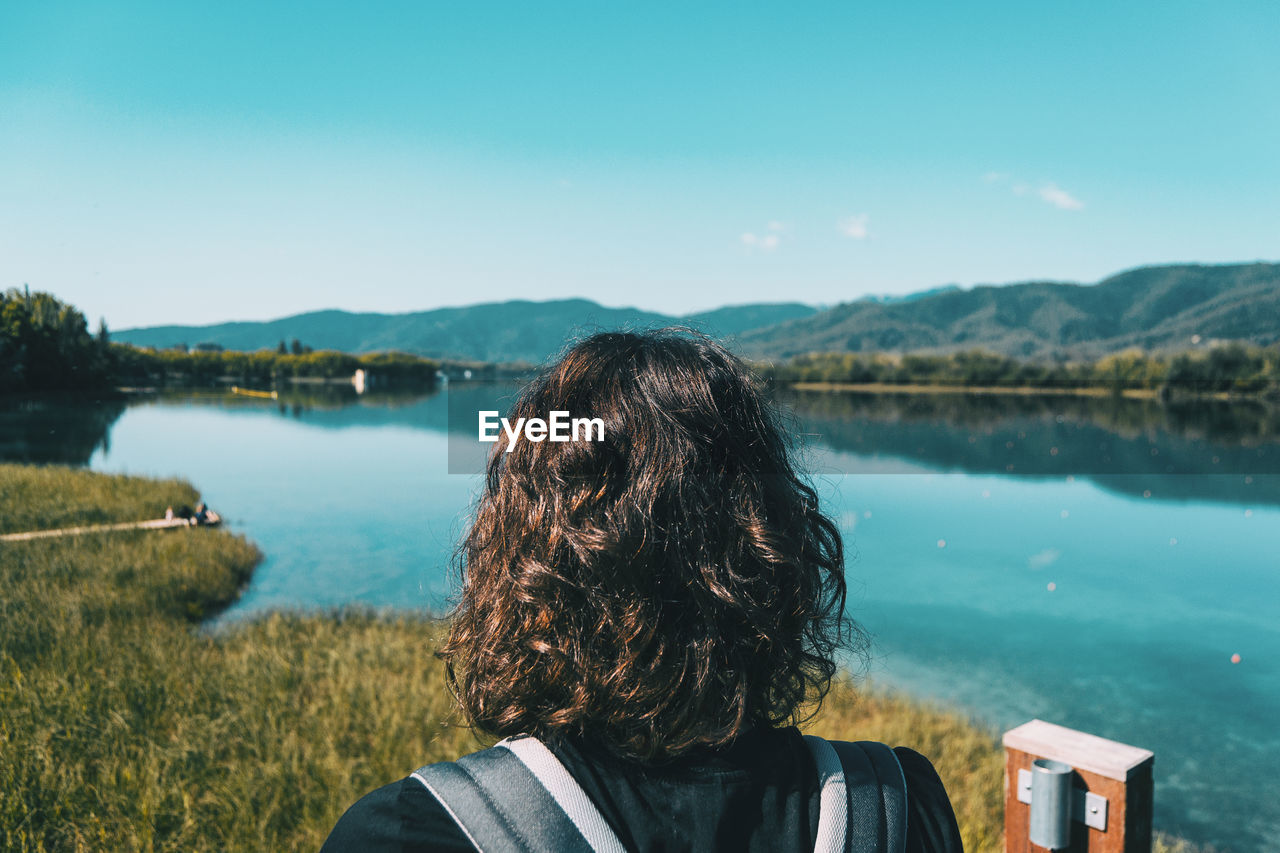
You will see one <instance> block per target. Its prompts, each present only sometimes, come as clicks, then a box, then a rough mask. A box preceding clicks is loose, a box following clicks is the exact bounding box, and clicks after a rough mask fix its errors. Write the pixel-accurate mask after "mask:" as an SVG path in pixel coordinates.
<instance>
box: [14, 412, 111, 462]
mask: <svg viewBox="0 0 1280 853" xmlns="http://www.w3.org/2000/svg"><path fill="white" fill-rule="evenodd" d="M125 404H126V398H124V397H119V398H113V399H107V400H96V399H89V398H84V397H62V396H54V397H38V398H23V399H17V398H10V399H7V400H3V399H0V462H26V463H31V464H37V465H50V464H56V465H76V466H84V465H88V464H89V459H90V457H92V456H93V453H94V451H95V450H99V449H103V450H105V449H107V448H108V447H109V446H110V438H111V426H112V424H114V423H115V422H116V419H117V418H119V417H120V415H121V414H122V413H123V412H124V410H125Z"/></svg>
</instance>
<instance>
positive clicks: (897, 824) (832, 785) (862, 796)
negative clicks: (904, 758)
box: [805, 735, 907, 853]
mask: <svg viewBox="0 0 1280 853" xmlns="http://www.w3.org/2000/svg"><path fill="white" fill-rule="evenodd" d="M805 743H806V744H807V745H808V746H809V750H810V752H811V753H812V754H813V756H814V763H815V764H817V766H818V779H819V784H820V794H819V801H820V803H821V807H820V811H819V813H818V833H817V836H816V839H815V845H814V850H815V851H816V853H840V851H847V853H905V851H906V847H907V782H906V777H905V776H903V773H902V765H901V764H900V763H899V762H898V756H897V755H895V754H894V752H893V750H892V749H890V748H889V747H887V746H885V745H884V744H882V743H876V742H875V741H859V742H857V743H845V742H843V741H836V742H834V743H828V742H826V741H823V740H822V739H821V738H816V737H813V736H811V735H809V736H806V737H805ZM833 759H834V760H833ZM835 772H839V774H840V777H841V778H840V779H839V780H838V781H837V780H836V779H835V778H834V775H833V774H834V773H835ZM841 794H844V795H845V796H846V797H847V800H846V801H845V802H843V803H841V802H840V795H841ZM842 806H843V809H842V808H841V807H842ZM841 812H843V813H841Z"/></svg>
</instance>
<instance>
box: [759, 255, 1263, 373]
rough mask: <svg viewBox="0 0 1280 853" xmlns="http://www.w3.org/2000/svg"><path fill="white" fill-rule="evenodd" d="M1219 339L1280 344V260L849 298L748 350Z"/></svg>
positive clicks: (1167, 343)
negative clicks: (1094, 280) (907, 296)
mask: <svg viewBox="0 0 1280 853" xmlns="http://www.w3.org/2000/svg"><path fill="white" fill-rule="evenodd" d="M1213 339H1236V340H1246V341H1250V342H1252V343H1255V344H1263V345H1266V344H1271V343H1275V342H1277V341H1280V264H1268V263H1255V264H1232V265H1222V266H1201V265H1176V266H1160V267H1140V268H1138V269H1134V270H1129V271H1128V272H1123V273H1120V274H1118V275H1115V276H1112V277H1111V278H1108V279H1106V280H1104V281H1102V282H1099V283H1098V284H1096V285H1081V284H1067V283H1057V282H1028V283H1025V284H1010V285H1004V286H1001V287H993V286H981V287H975V288H973V289H971V290H943V291H942V292H939V293H935V294H933V295H925V296H921V297H920V298H917V299H911V300H906V301H903V300H899V301H895V302H890V303H880V302H873V301H858V302H850V303H846V304H843V305H838V306H836V307H834V308H830V309H828V310H826V311H822V312H820V313H818V314H814V315H812V316H810V317H802V318H798V319H795V320H791V321H787V322H784V323H782V324H780V325H777V326H771V327H768V328H763V329H756V330H753V331H747V332H745V333H743V334H741V335H740V336H739V337H738V339H737V345H738V347H739V349H740V350H741V351H743V352H745V353H747V354H750V355H755V356H763V357H769V358H776V359H785V358H790V357H791V356H795V355H800V354H802V353H808V352H869V351H889V352H907V351H925V352H940V353H941V352H953V351H956V350H961V349H972V348H982V349H986V350H991V351H994V352H999V353H1003V354H1006V355H1012V356H1019V357H1024V358H1026V357H1056V356H1065V357H1085V358H1091V357H1097V356H1100V355H1103V354H1105V353H1108V352H1114V351H1116V350H1120V349H1124V348H1126V347H1131V346H1138V347H1142V348H1144V349H1148V350H1167V349H1185V348H1187V347H1189V346H1192V344H1193V342H1198V341H1204V342H1208V341H1211V340H1213Z"/></svg>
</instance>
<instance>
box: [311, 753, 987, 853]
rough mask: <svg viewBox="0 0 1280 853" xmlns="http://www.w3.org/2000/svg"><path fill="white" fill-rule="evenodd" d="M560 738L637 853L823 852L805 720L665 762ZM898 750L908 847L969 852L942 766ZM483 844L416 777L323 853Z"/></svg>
mask: <svg viewBox="0 0 1280 853" xmlns="http://www.w3.org/2000/svg"><path fill="white" fill-rule="evenodd" d="M549 746H550V747H551V750H552V751H553V752H554V753H555V755H556V757H557V758H559V759H560V761H561V762H562V763H563V764H564V766H565V767H566V768H567V769H568V771H569V772H570V773H571V774H572V775H573V777H574V779H575V780H577V782H578V784H579V785H581V786H582V788H583V790H584V791H586V793H587V796H589V797H590V798H591V801H592V802H593V803H594V804H595V806H596V808H598V809H599V810H600V813H601V814H602V815H603V816H604V819H605V820H606V821H607V822H608V823H609V825H610V827H612V829H613V831H614V832H615V833H616V834H617V836H618V838H619V839H620V840H621V841H622V843H623V845H625V846H626V848H627V849H628V850H636V851H646V852H647V851H653V853H657V851H664V853H666V851H679V850H688V851H695V850H726V851H765V850H769V851H779V853H792V851H794V853H809V851H812V850H813V839H814V834H815V832H816V830H817V825H818V776H817V770H816V768H815V767H814V764H813V759H812V758H810V756H809V750H808V749H806V748H805V745H804V741H803V739H802V738H801V736H800V733H799V732H798V731H797V730H796V729H794V728H786V729H764V730H757V731H753V732H749V733H748V734H746V735H743V736H742V737H741V738H739V739H738V740H737V741H735V742H734V743H733V744H732V745H731V746H729V747H728V748H725V749H721V750H704V751H701V752H694V753H692V754H690V755H687V756H685V757H683V758H681V759H680V760H679V761H677V762H675V763H673V764H668V765H663V766H661V767H645V766H643V765H639V764H635V763H631V762H626V761H622V760H620V759H617V758H615V757H613V756H611V755H609V754H608V753H606V752H604V751H603V750H599V749H593V748H591V747H589V746H587V745H586V744H583V743H574V742H564V743H555V744H549ZM895 752H896V754H897V756H898V760H899V762H900V763H901V764H902V770H903V774H904V775H905V777H906V781H907V804H908V809H907V811H908V821H907V851H908V853H934V851H936V853H959V851H961V849H962V847H961V842H960V832H959V829H958V828H957V827H956V819H955V814H954V813H953V811H952V809H951V803H950V801H949V800H948V799H947V793H946V791H945V790H944V789H943V786H942V781H941V780H940V779H939V778H938V774H937V773H936V772H935V771H934V769H933V765H931V764H930V763H929V761H928V760H927V759H926V758H924V756H922V755H920V754H919V753H917V752H914V751H912V750H910V749H906V748H904V747H898V748H897V749H896V750H895ZM472 850H474V848H473V847H472V846H471V844H470V843H469V842H468V841H467V839H466V837H465V836H464V835H463V834H462V832H461V831H460V830H459V829H458V827H457V826H456V825H455V824H454V822H453V820H452V819H451V818H450V817H449V815H448V814H447V813H446V812H445V810H444V808H443V807H442V806H441V805H440V804H439V802H437V800H436V799H435V797H433V796H432V795H431V794H430V793H429V792H428V791H427V789H426V788H424V787H423V786H422V784H421V783H420V782H418V781H417V780H416V779H413V778H410V777H405V778H404V779H401V780H400V781H399V782H393V783H391V784H390V785H385V786H383V787H381V788H378V789H377V790H376V791H373V792H372V793H370V794H367V795H365V796H364V797H362V798H361V799H360V800H359V801H358V802H356V804H355V805H353V806H352V807H351V808H350V809H348V810H347V812H346V814H344V815H343V816H342V818H341V820H339V821H338V824H337V826H335V827H334V829H333V832H331V833H330V835H329V838H328V840H327V841H325V844H324V847H323V848H322V851H321V853H345V851H368V853H425V851H472Z"/></svg>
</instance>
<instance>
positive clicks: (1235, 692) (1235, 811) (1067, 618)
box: [0, 394, 1280, 850]
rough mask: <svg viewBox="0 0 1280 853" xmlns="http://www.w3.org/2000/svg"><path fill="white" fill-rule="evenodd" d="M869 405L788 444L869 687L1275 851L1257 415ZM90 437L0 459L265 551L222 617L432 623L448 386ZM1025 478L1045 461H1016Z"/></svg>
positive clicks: (212, 408) (451, 504)
mask: <svg viewBox="0 0 1280 853" xmlns="http://www.w3.org/2000/svg"><path fill="white" fill-rule="evenodd" d="M864 403H865V401H864ZM864 403H857V404H856V405H853V404H850V405H852V408H848V409H844V410H839V411H836V412H834V414H833V412H832V411H831V408H830V401H826V402H822V403H821V404H820V405H819V404H818V403H812V404H810V403H806V402H805V401H801V405H800V406H799V409H798V415H797V418H798V421H797V426H798V428H799V429H800V431H801V432H803V433H805V434H807V439H806V442H807V451H806V454H805V460H806V464H807V465H808V466H809V467H810V468H811V470H812V471H813V477H814V481H815V483H816V485H817V487H818V489H819V492H820V494H821V496H822V498H823V500H824V501H825V504H826V507H827V509H828V511H829V512H830V513H831V514H832V516H833V517H835V518H836V519H837V520H838V521H839V523H840V526H841V528H842V530H843V531H844V533H845V535H846V537H847V539H848V545H849V552H850V562H849V566H848V573H849V577H850V581H851V592H852V596H851V605H850V612H851V615H853V616H854V618H856V619H858V620H859V621H860V622H861V623H862V624H863V625H864V626H865V627H867V628H868V629H869V630H870V632H871V633H872V634H873V635H874V637H875V648H874V657H873V659H872V662H871V664H870V669H869V672H868V674H869V676H870V677H871V678H872V679H873V680H874V681H875V682H877V683H881V684H889V685H893V686H896V687H899V688H902V689H905V690H907V691H909V692H911V693H913V694H915V695H918V696H922V697H931V698H937V699H940V700H942V701H944V702H948V703H951V704H954V705H958V706H960V707H962V708H964V709H966V710H968V711H970V712H971V713H973V714H974V715H975V716H977V717H978V718H980V719H982V720H984V721H987V722H989V723H991V724H992V725H993V726H999V727H1001V728H1007V727H1010V726H1012V725H1016V724H1018V723H1021V722H1024V721H1026V720H1028V719H1031V718H1032V717H1040V718H1042V719H1047V720H1050V721H1052V722H1056V723H1060V724H1063V725H1067V726H1071V727H1074V728H1079V729H1083V730H1086V731H1090V732H1093V733H1095V734H1099V735H1102V736H1104V737H1109V738H1113V739H1116V740H1120V741H1123V742H1126V743H1132V744H1134V745H1137V746H1141V747H1145V748H1148V749H1151V750H1153V751H1154V752H1155V753H1156V786H1157V787H1156V792H1157V793H1156V825H1157V828H1160V829H1164V830H1166V831H1170V832H1173V833H1175V834H1179V835H1182V836H1185V837H1188V838H1191V839H1193V840H1198V841H1202V842H1210V843H1213V844H1215V845H1217V846H1218V847H1219V848H1220V849H1237V850H1280V840H1277V839H1280V798H1277V797H1276V796H1275V795H1276V793H1277V791H1278V790H1280V783H1278V781H1277V774H1276V773H1275V772H1274V770H1272V769H1269V768H1273V767H1274V765H1275V763H1276V762H1277V761H1278V760H1280V735H1278V734H1277V727H1276V725H1275V721H1276V720H1277V719H1278V718H1280V713H1278V712H1280V571H1277V568H1278V566H1277V562H1278V561H1280V556H1278V555H1280V499H1278V498H1277V495H1278V494H1280V475H1276V474H1274V473H1262V474H1250V473H1248V472H1247V471H1245V470H1241V469H1240V468H1239V465H1240V464H1246V465H1253V466H1256V467H1257V468H1258V470H1264V469H1265V465H1264V464H1263V462H1261V461H1259V458H1255V456H1254V455H1250V454H1256V453H1257V451H1258V450H1259V449H1262V450H1263V451H1266V450H1269V449H1271V448H1272V447H1274V445H1273V444H1270V443H1268V442H1269V441H1270V440H1271V439H1270V438H1269V436H1271V433H1269V432H1267V430H1268V429H1270V427H1266V428H1262V427H1259V426H1258V424H1259V423H1262V424H1264V426H1265V424H1267V423H1269V422H1268V421H1266V420H1265V418H1264V419H1263V420H1262V421H1259V420H1258V415H1257V413H1252V414H1249V413H1246V414H1245V415H1243V416H1242V417H1244V418H1245V423H1244V426H1243V427H1242V426H1241V425H1240V423H1238V422H1237V421H1232V422H1231V423H1229V424H1227V425H1226V426H1223V422H1222V419H1221V417H1219V416H1215V419H1214V422H1215V423H1217V427H1216V429H1217V432H1216V433H1215V432H1214V430H1209V429H1202V428H1201V426H1198V425H1197V423H1198V422H1193V423H1192V424H1191V426H1186V424H1185V422H1184V420H1179V419H1177V418H1174V419H1172V420H1171V419H1170V418H1169V416H1168V413H1167V412H1163V411H1162V410H1161V411H1157V410H1154V409H1151V408H1150V406H1149V404H1141V405H1139V407H1138V408H1136V409H1125V410H1123V411H1120V412H1118V413H1117V411H1115V410H1107V411H1106V412H1104V413H1102V414H1099V413H1098V412H1097V411H1088V412H1086V411H1083V410H1071V411H1068V412H1067V414H1065V415H1064V414H1063V413H1062V412H1058V413H1057V414H1054V413H1053V412H1047V413H1046V412H1045V411H1039V410H1035V411H1029V410H1024V409H1014V410H1010V409H1007V408H1006V409H1000V408H999V407H998V406H997V408H995V409H993V408H991V407H990V405H989V404H987V403H983V404H982V405H980V406H977V408H973V407H972V406H969V404H966V403H962V402H957V401H955V400H952V401H949V402H947V403H945V405H944V404H939V405H940V406H941V408H934V409H927V408H926V410H925V411H923V413H921V411H920V410H919V406H920V405H922V404H920V403H911V404H910V405H909V406H907V407H906V408H904V407H903V406H901V405H899V406H897V408H894V407H893V406H890V407H889V409H888V410H887V413H886V410H884V407H883V406H882V405H881V404H875V405H876V406H880V408H873V409H867V408H865V406H864ZM999 405H1005V404H999ZM1144 405H1145V406H1147V408H1142V406H1144ZM806 406H809V409H808V410H806V408H805V407H806ZM966 406H969V407H968V408H966ZM860 407H861V408H860ZM957 407H959V408H957ZM73 411H74V410H73V409H69V410H68V412H69V413H70V412H73ZM1153 413H1154V414H1153ZM117 415H118V417H117ZM24 417H26V420H23V418H24ZM113 418H115V419H114V421H113V420H112V419H113ZM99 419H100V420H102V421H104V422H105V423H106V424H107V426H106V427H105V430H106V431H105V433H104V434H102V435H101V436H100V437H98V438H93V437H88V438H86V436H84V435H81V434H78V433H76V430H75V428H73V426H72V420H76V422H77V423H78V422H80V421H82V420H85V418H80V417H79V416H77V417H76V418H72V417H70V416H67V417H60V416H58V415H57V413H54V414H52V415H51V414H50V412H48V411H42V412H38V413H34V414H29V415H21V416H20V415H11V416H9V418H8V420H7V421H4V422H0V451H6V452H7V453H8V455H9V457H10V458H14V457H15V456H16V457H25V458H40V454H41V453H46V454H49V457H50V458H58V459H60V460H61V461H70V462H73V463H76V462H79V463H85V462H87V464H89V465H90V466H91V467H93V468H95V469H98V470H104V471H113V472H128V473H136V474H147V475H176V476H181V477H184V478H187V479H189V480H190V481H191V482H193V483H195V484H196V485H197V486H198V487H199V488H200V489H201V490H202V492H203V493H204V496H205V498H206V499H207V500H208V502H209V503H210V504H211V505H212V506H213V507H214V508H215V509H217V510H218V511H219V512H221V513H222V514H223V515H224V517H225V518H226V519H227V521H228V523H229V525H230V526H231V528H232V529H233V530H235V531H238V532H242V533H244V534H245V535H246V536H248V537H249V538H250V539H251V540H253V541H254V542H256V543H258V545H259V546H260V547H261V548H262V550H263V551H264V553H265V554H266V559H265V561H264V562H263V564H262V565H261V567H260V568H259V569H258V571H257V573H256V574H255V576H254V579H253V581H252V583H251V585H250V586H249V588H248V589H247V591H246V592H245V594H244V596H243V598H242V599H241V600H240V602H239V603H238V604H237V605H236V606H235V607H234V608H232V610H231V611H229V612H228V613H227V614H226V615H225V616H224V617H222V621H224V622H228V621H234V620H237V619H243V618H251V617H252V616H253V615H254V614H255V613H259V612H261V611H263V610H266V609H270V608H280V607H286V608H315V607H320V608H328V607H338V606H342V605H346V604H352V603H357V604H363V605H370V606H374V607H417V608H430V609H433V610H441V609H443V608H445V607H446V606H447V603H448V595H449V591H450V589H451V577H450V570H449V561H450V556H451V553H452V549H453V546H454V543H455V542H456V540H457V538H458V535H459V533H460V532H461V531H462V530H463V529H464V526H465V523H466V518H467V511H468V507H469V505H470V502H471V501H472V499H473V497H474V494H475V491H476V489H477V487H478V478H476V477H475V476H465V475H456V474H455V475H450V474H448V473H447V466H446V458H447V447H448V443H449V440H448V433H447V425H448V417H447V411H446V404H445V395H442V394H441V395H435V396H425V397H417V398H387V399H384V400H382V401H379V402H368V401H363V402H362V401H358V400H356V399H354V398H351V397H349V396H348V397H339V398H336V399H334V400H323V399H322V400H320V402H319V403H317V402H316V401H315V400H304V401H303V402H301V403H299V404H297V405H284V406H281V405H278V404H276V403H272V402H270V401H261V402H259V401H252V402H245V401H240V400H235V399H228V398H225V397H223V398H220V397H199V398H176V399H168V400H151V401H147V402H141V403H136V404H132V405H129V406H128V407H127V408H124V410H123V411H122V412H118V411H115V410H112V411H111V412H108V415H107V416H100V418H99ZM87 420H89V421H92V418H87ZM1193 420H1194V419H1193ZM1237 420H1238V419H1237ZM24 424H26V426H24ZM33 424H34V425H33ZM833 424H835V426H833ZM1064 424H1065V426H1064ZM1067 427H1070V430H1069V434H1067V433H1064V434H1063V437H1060V436H1058V435H1057V433H1054V432H1053V430H1056V429H1059V428H1061V429H1066V428H1067ZM23 430H26V431H25V432H23ZM1099 430H1100V431H1101V433H1099ZM6 431H7V432H6ZM81 431H82V432H83V430H81ZM64 433H66V436H65V437H64ZM1006 433H1008V437H1007V438H1006ZM1238 433H1243V434H1244V435H1246V436H1251V437H1252V438H1246V439H1241V438H1239V435H1237V434H1238ZM1099 434H1101V435H1102V436H1103V438H1102V439H1101V440H1102V441H1103V442H1104V443H1105V444H1106V446H1107V448H1108V450H1107V452H1108V454H1114V455H1117V456H1118V457H1121V456H1122V457H1124V458H1133V459H1137V458H1141V459H1143V460H1146V459H1148V458H1151V459H1159V460H1161V464H1165V463H1164V460H1166V459H1174V460H1176V461H1177V464H1179V465H1182V464H1184V463H1187V460H1189V459H1190V460H1194V459H1198V458H1200V457H1199V456H1197V455H1196V454H1201V455H1203V456H1204V460H1205V464H1206V465H1210V464H1213V465H1217V464H1219V463H1217V462H1213V463H1211V462H1209V461H1208V460H1209V459H1210V458H1215V459H1234V460H1235V461H1234V462H1233V463H1232V464H1233V465H1234V466H1235V470H1232V471H1230V472H1229V473H1222V474H1200V475H1181V476H1168V475H1165V474H1163V473H1161V471H1162V470H1163V469H1159V468H1155V469H1152V468H1142V467H1140V466H1139V467H1136V468H1135V467H1133V466H1132V465H1130V466H1129V467H1117V466H1115V465H1113V464H1110V463H1107V464H1103V462H1102V461H1100V457H1099V456H1098V455H1097V453H1096V452H1095V450H1096V446H1097V444H1098V441H1099V439H1098V435H1099ZM1259 434H1261V435H1262V436H1263V439H1264V440H1261V441H1259V440H1255V439H1256V437H1257V436H1258V435H1259ZM15 436H16V437H15ZM904 436H906V437H909V440H906V439H904ZM1018 436H1022V438H1018ZM1045 436H1050V437H1051V440H1052V442H1053V447H1052V449H1053V453H1052V454H1051V455H1050V454H1049V453H1048V450H1045V449H1044V448H1042V447H1041V446H1040V444H1039V443H1038V441H1037V439H1038V438H1042V437H1045ZM1071 436H1081V437H1082V438H1080V439H1079V441H1080V442H1084V443H1083V444H1080V443H1078V444H1072V443H1071V442H1072V441H1075V440H1076V439H1073V438H1071ZM455 438H456V436H455ZM60 442H61V443H60ZM957 448H959V450H957ZM1117 448H1119V449H1120V451H1123V452H1119V451H1117ZM1134 448H1137V450H1134ZM1151 448H1154V449H1155V450H1156V452H1155V453H1152V452H1151ZM970 449H971V451H972V452H970ZM1129 451H1133V452H1129ZM1138 451H1140V452H1138ZM59 453H61V454H63V455H62V456H59V455H58V454H59ZM1019 453H1021V454H1023V455H1018V454H1019ZM1241 453H1243V454H1245V456H1244V457H1240V458H1243V459H1244V460H1245V461H1244V462H1243V463H1241V462H1240V458H1238V455H1239V454H1241ZM1001 454H1008V455H1007V456H1006V455H1001ZM1232 454H1237V455H1236V456H1232ZM1273 455H1274V456H1280V452H1277V453H1275V454H1273ZM1033 457H1034V458H1033ZM1035 459H1042V460H1052V464H1051V465H1047V466H1045V465H1042V466H1041V469H1037V473H1036V474H1034V475H1020V474H1016V473H1015V474H1009V473H1008V472H1007V470H1006V469H1007V468H1008V466H1010V465H1013V466H1014V467H1015V469H1016V470H1018V471H1021V470H1028V468H1034V467H1035V464H1038V463H1035V461H1034V460H1035ZM1126 464H1128V463H1126ZM1144 464H1145V463H1144ZM1170 464H1172V463H1170ZM1210 470H1220V469H1210ZM1070 471H1076V472H1077V473H1064V472H1070ZM1001 472H1003V473H1001ZM1148 494H1149V496H1144V495H1148ZM1233 654H1239V655H1240V656H1241V661H1240V663H1239V664H1233V663H1231V656H1232V655H1233ZM854 735H856V733H852V732H851V733H850V736H854Z"/></svg>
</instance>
